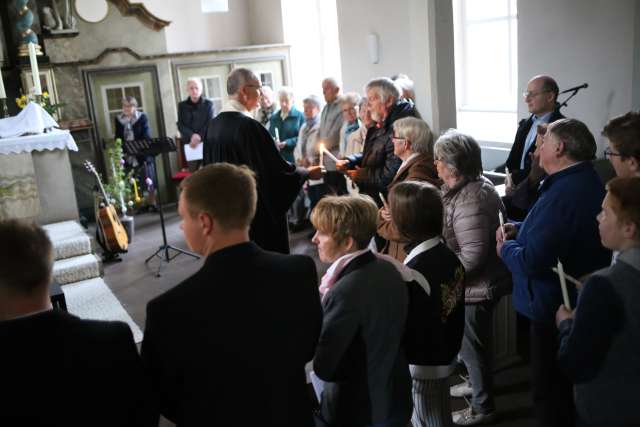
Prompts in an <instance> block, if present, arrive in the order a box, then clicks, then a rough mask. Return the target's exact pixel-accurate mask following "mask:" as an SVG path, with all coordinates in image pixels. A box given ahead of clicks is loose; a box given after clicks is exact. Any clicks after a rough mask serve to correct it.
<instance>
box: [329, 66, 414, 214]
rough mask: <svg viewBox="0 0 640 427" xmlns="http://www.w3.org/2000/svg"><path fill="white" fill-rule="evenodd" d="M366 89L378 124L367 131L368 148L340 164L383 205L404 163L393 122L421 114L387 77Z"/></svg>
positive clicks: (375, 81) (373, 81) (361, 191)
mask: <svg viewBox="0 0 640 427" xmlns="http://www.w3.org/2000/svg"><path fill="white" fill-rule="evenodd" d="M365 91H366V94H367V100H368V103H369V111H370V112H371V118H372V119H373V120H374V121H375V122H376V124H375V125H374V126H372V127H371V128H369V130H368V131H367V137H366V139H365V142H364V151H363V152H362V153H357V154H354V155H352V156H348V157H347V158H346V159H345V160H341V161H340V162H338V164H337V167H338V170H341V171H344V172H346V173H347V174H348V175H349V177H350V178H351V179H352V180H353V181H354V182H355V183H356V184H357V185H358V188H359V189H360V193H363V194H367V195H369V196H371V197H372V198H373V199H374V200H376V203H378V206H379V207H382V201H381V200H380V196H379V193H382V194H386V193H387V186H388V185H389V184H390V183H391V181H392V180H393V177H395V175H396V172H397V171H398V169H399V168H400V164H401V163H402V161H401V160H400V158H398V157H397V156H395V155H394V154H393V150H394V147H393V142H392V140H391V137H392V136H393V123H394V122H395V121H396V120H398V119H401V118H403V117H417V112H416V109H415V107H414V105H413V104H412V103H410V102H408V101H406V100H404V99H401V98H400V91H399V89H398V87H397V86H396V85H395V84H394V82H393V81H392V80H391V79H389V78H387V77H381V78H377V79H373V80H371V81H369V83H367V86H366V87H365Z"/></svg>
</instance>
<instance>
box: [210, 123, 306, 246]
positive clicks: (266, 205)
mask: <svg viewBox="0 0 640 427" xmlns="http://www.w3.org/2000/svg"><path fill="white" fill-rule="evenodd" d="M203 150H204V153H203V155H204V164H205V165H206V164H209V163H218V162H228V163H233V164H236V165H247V166H249V168H251V170H253V171H254V172H255V173H256V181H257V184H258V206H257V210H256V216H255V217H254V219H253V222H252V224H251V230H250V236H251V240H252V241H254V242H256V243H257V244H258V245H259V246H260V247H261V248H262V249H265V250H268V251H276V252H282V253H289V231H288V229H287V210H288V209H289V207H291V204H292V203H293V201H294V200H295V198H296V197H297V196H298V193H299V192H300V188H302V184H303V183H304V180H305V179H306V177H307V172H306V169H303V168H296V167H295V166H294V165H292V164H291V163H289V162H287V161H286V160H284V159H283V158H282V156H280V153H279V152H278V149H277V148H276V146H275V144H274V142H273V138H271V135H269V132H268V131H267V130H266V129H265V128H264V126H262V125H261V124H260V123H259V122H258V121H256V120H254V119H252V118H250V117H247V116H245V115H244V114H242V113H239V112H235V111H227V112H222V113H220V114H218V115H217V116H216V118H215V119H213V120H211V121H210V122H209V129H208V131H207V139H206V140H205V143H204V148H203Z"/></svg>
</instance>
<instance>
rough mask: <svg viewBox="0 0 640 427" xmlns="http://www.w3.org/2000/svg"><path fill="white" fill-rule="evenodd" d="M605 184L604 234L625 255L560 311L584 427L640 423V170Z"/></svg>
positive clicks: (564, 359) (563, 347)
mask: <svg viewBox="0 0 640 427" xmlns="http://www.w3.org/2000/svg"><path fill="white" fill-rule="evenodd" d="M607 190H608V193H607V195H606V197H605V199H604V202H603V203H602V211H601V212H600V215H598V222H599V229H600V240H601V241H602V245H603V246H604V247H606V248H608V249H612V250H614V251H619V252H620V255H619V256H618V259H617V261H616V263H615V264H613V265H612V266H611V267H609V268H606V269H603V270H600V271H598V272H596V273H595V274H593V275H592V276H590V277H589V279H588V280H587V281H586V283H585V284H584V286H583V287H582V290H581V292H580V296H579V298H578V304H577V306H576V309H575V311H574V312H570V311H569V310H567V309H566V308H565V307H564V305H562V306H560V308H559V309H558V312H557V313H556V324H557V325H558V329H559V330H560V332H559V338H560V348H559V351H558V361H559V363H560V366H561V368H562V369H563V371H564V372H565V373H566V374H567V376H568V377H569V378H570V379H571V380H572V382H573V383H574V384H575V388H574V390H575V403H576V410H577V413H578V423H577V425H578V426H580V427H587V426H638V425H640V412H638V408H637V402H638V399H637V389H638V386H640V370H638V362H639V359H638V355H639V354H640V341H639V340H638V337H639V336H640V324H639V323H638V319H640V177H628V178H615V179H613V180H612V181H610V182H609V184H608V185H607Z"/></svg>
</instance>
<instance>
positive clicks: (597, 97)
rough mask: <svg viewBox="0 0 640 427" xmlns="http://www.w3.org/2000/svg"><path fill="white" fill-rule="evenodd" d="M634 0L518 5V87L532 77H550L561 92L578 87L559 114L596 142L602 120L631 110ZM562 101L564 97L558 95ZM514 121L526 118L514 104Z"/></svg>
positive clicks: (567, 0)
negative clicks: (583, 125)
mask: <svg viewBox="0 0 640 427" xmlns="http://www.w3.org/2000/svg"><path fill="white" fill-rule="evenodd" d="M636 3H637V2H636V1H635V0H563V1H557V0H537V1H526V0H525V1H519V2H518V86H519V93H522V92H523V91H524V90H526V84H527V81H528V80H529V79H530V78H531V77H532V76H533V75H536V74H542V73H544V74H549V75H551V76H553V77H554V78H555V79H556V80H557V82H558V84H559V86H560V89H561V90H562V89H563V88H568V87H572V86H575V85H579V84H582V83H585V82H586V83H589V88H587V89H585V90H582V91H580V93H578V95H577V96H576V97H574V98H573V99H572V100H571V101H570V104H569V106H568V107H566V108H564V109H563V110H562V111H563V114H564V115H565V116H567V117H575V118H577V119H579V120H582V121H584V122H585V123H586V124H587V126H589V129H590V130H591V132H592V133H593V134H594V136H595V137H596V141H599V148H600V151H599V152H600V153H601V152H602V150H603V143H602V137H601V136H600V132H601V130H602V128H603V127H604V125H605V124H606V123H607V121H608V120H609V119H610V118H611V117H613V116H616V115H618V114H622V113H626V112H627V111H629V110H630V109H631V101H632V81H633V65H634V39H635V31H636V29H638V27H636V26H634V23H635V22H637V20H636V14H635V13H636V11H635V8H636ZM560 99H561V100H562V99H564V95H561V96H560ZM518 115H519V117H526V116H527V115H528V113H527V109H526V105H525V104H524V102H520V103H519V106H518Z"/></svg>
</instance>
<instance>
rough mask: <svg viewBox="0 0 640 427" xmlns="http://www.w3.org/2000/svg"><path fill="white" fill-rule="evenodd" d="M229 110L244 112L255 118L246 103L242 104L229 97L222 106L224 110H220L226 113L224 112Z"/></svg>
mask: <svg viewBox="0 0 640 427" xmlns="http://www.w3.org/2000/svg"><path fill="white" fill-rule="evenodd" d="M227 111H235V112H237V113H242V114H244V115H245V116H247V117H251V118H253V115H252V114H251V112H250V111H249V110H247V108H246V107H245V106H244V105H242V104H241V103H239V102H238V101H236V100H235V99H229V100H228V101H227V102H226V103H225V104H224V106H223V107H222V110H221V111H220V112H221V113H224V112H227Z"/></svg>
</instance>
